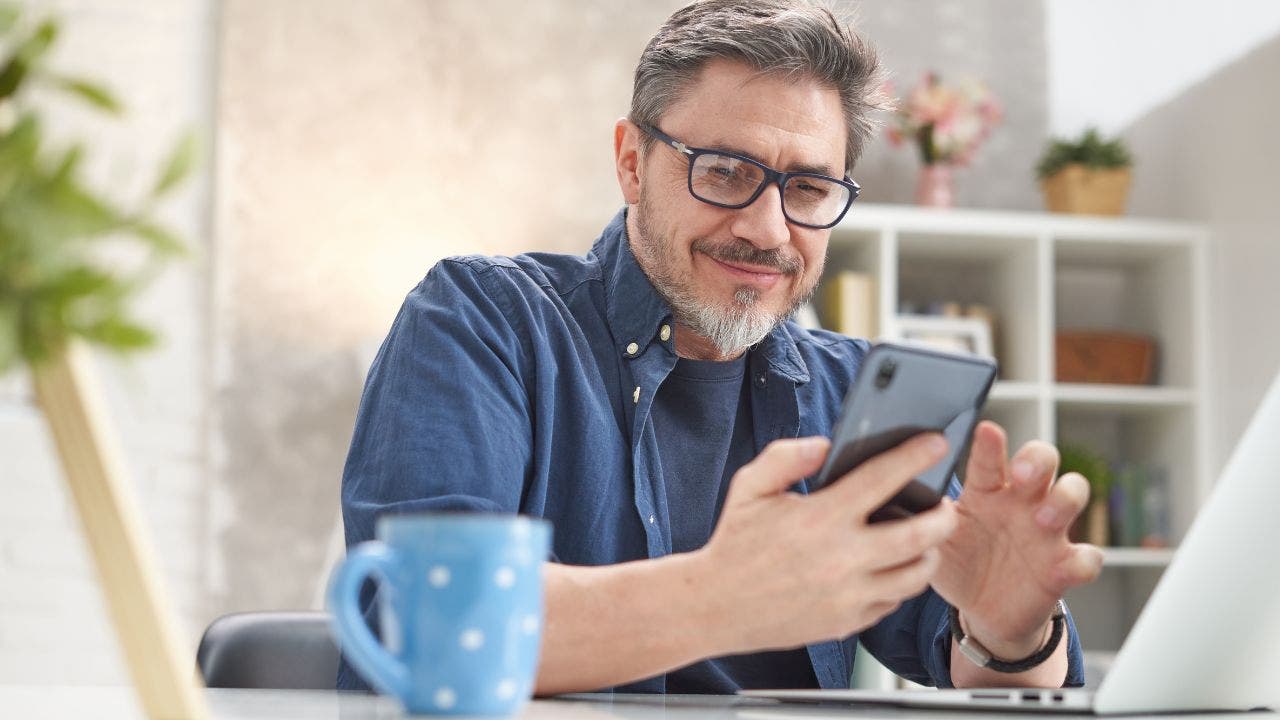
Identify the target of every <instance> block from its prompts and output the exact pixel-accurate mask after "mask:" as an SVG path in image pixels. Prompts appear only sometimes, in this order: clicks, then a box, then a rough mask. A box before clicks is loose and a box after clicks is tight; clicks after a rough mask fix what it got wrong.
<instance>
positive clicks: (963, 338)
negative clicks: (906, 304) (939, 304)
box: [895, 315, 995, 358]
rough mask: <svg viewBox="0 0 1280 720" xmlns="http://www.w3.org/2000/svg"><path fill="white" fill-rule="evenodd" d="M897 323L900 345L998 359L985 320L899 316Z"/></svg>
mask: <svg viewBox="0 0 1280 720" xmlns="http://www.w3.org/2000/svg"><path fill="white" fill-rule="evenodd" d="M895 324H896V326H897V327H896V339H897V340H898V341H899V342H903V343H908V344H916V345H923V346H925V347H929V348H933V349H935V350H944V351H947V352H958V353H969V354H972V355H981V356H983V357H989V358H994V357H995V354H994V351H993V348H992V344H991V325H990V323H989V322H988V321H987V320H985V319H984V318H977V317H947V316H944V315H899V316H897V318H896V323H895Z"/></svg>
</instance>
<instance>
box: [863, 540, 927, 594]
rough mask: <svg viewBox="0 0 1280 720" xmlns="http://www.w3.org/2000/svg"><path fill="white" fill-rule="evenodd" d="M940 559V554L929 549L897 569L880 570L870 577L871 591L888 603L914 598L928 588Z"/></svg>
mask: <svg viewBox="0 0 1280 720" xmlns="http://www.w3.org/2000/svg"><path fill="white" fill-rule="evenodd" d="M941 558H942V554H941V553H939V552H938V551H937V550H936V549H929V550H927V551H925V552H924V553H923V554H921V555H920V556H918V557H915V558H913V559H911V560H909V561H908V562H906V563H903V564H901V565H898V566H897V567H892V568H888V569H885V570H881V571H879V572H877V573H875V574H874V575H872V579H871V585H872V591H873V592H874V593H875V595H876V596H877V597H879V598H882V599H883V600H885V601H889V602H901V601H902V600H905V599H907V598H910V597H915V596H916V595H919V594H920V593H922V592H924V590H925V588H927V587H929V583H930V582H931V581H932V580H933V576H934V574H935V573H936V572H937V571H938V565H939V564H940V563H941V562H942V560H941Z"/></svg>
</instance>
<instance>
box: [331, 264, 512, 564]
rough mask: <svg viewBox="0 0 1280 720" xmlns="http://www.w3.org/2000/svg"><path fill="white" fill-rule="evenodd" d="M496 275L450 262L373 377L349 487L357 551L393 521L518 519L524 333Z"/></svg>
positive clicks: (347, 506) (388, 344) (434, 275)
mask: <svg viewBox="0 0 1280 720" xmlns="http://www.w3.org/2000/svg"><path fill="white" fill-rule="evenodd" d="M495 271H500V270H497V269H495V268H494V267H493V266H492V265H488V266H482V267H478V268H475V267H472V266H471V265H469V264H468V263H467V262H466V261H465V260H454V259H450V260H444V261H442V262H440V263H439V264H438V265H436V267H434V268H433V269H432V270H431V272H430V273H428V274H427V276H426V278H424V279H423V280H422V282H421V283H419V284H418V286H417V287H416V288H414V290H413V291H412V292H410V293H409V295H408V297H407V298H406V299H405V301H404V304H403V306H402V307H401V308H400V312H399V314H398V315H397V316H396V319H395V322H394V324H393V325H392V327H391V331H390V333H389V334H388V335H387V338H386V340H385V341H384V342H383V344H382V347H381V349H380V350H379V351H378V355H377V357H376V358H375V360H374V362H373V366H372V367H371V368H370V370H369V377H368V380H367V381H366V383H365V387H364V393H363V395H362V397H361V400H360V410H359V414H358V415H357V418H356V424H355V431H354V435H353V437H352V441H351V449H350V452H349V453H348V455H347V462H346V467H345V469H344V471H343V477H342V512H343V521H344V525H345V530H346V540H347V545H348V546H351V545H354V544H356V543H359V542H362V541H364V540H368V539H371V538H372V537H373V533H374V523H375V521H376V519H377V518H378V516H380V515H383V514H392V513H393V514H400V513H406V512H421V511H431V510H446V511H447V510H471V511H491V512H515V511H516V510H517V508H518V507H519V505H520V495H521V490H522V487H523V483H524V479H525V476H526V473H527V472H528V467H529V462H530V447H531V443H530V436H531V423H530V418H529V397H528V394H527V391H526V390H525V386H524V383H523V382H522V380H521V378H522V373H523V370H524V368H523V367H522V365H521V363H522V362H523V360H522V359H521V353H520V333H519V332H517V331H516V329H515V327H514V326H513V324H512V320H511V318H512V313H511V311H510V308H509V307H504V305H507V303H504V302H503V300H504V295H503V294H502V291H501V288H500V287H494V288H489V287H486V280H487V279H488V278H487V277H486V276H487V275H488V274H489V273H492V272H495Z"/></svg>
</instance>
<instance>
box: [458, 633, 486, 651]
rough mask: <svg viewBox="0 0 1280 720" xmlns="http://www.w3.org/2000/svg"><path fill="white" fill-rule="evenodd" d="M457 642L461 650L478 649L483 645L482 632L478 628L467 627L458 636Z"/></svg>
mask: <svg viewBox="0 0 1280 720" xmlns="http://www.w3.org/2000/svg"><path fill="white" fill-rule="evenodd" d="M458 644H459V645H461V646H462V649H463V650H479V649H480V648H482V647H484V633H483V632H482V631H481V630H480V629H479V628H468V629H466V630H463V631H462V635H460V636H458Z"/></svg>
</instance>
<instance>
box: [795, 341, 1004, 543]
mask: <svg viewBox="0 0 1280 720" xmlns="http://www.w3.org/2000/svg"><path fill="white" fill-rule="evenodd" d="M995 379H996V363H995V361H994V360H991V359H989V358H984V357H979V356H976V355H953V354H951V353H945V352H939V351H935V350H929V349H925V348H921V347H915V346H909V345H896V344H893V343H882V344H880V345H876V346H875V347H873V348H872V349H871V351H870V352H868V353H867V356H866V357H865V358H864V359H863V362H862V369H861V371H860V372H859V373H858V376H857V378H855V379H854V382H853V385H852V386H851V387H850V388H849V391H848V393H847V394H846V395H845V399H844V408H843V409H842V410H841V414H840V420H839V421H838V422H837V423H836V427H835V433H834V434H833V437H832V440H831V452H830V453H829V454H828V455H827V459H826V462H825V463H824V464H823V466H822V470H821V471H820V472H819V473H818V475H817V477H816V478H815V481H814V483H813V484H812V485H811V486H810V487H811V489H813V490H817V489H818V488H821V487H824V486H825V485H827V484H828V483H830V482H831V481H833V480H835V479H836V478H838V477H840V476H842V475H844V474H845V473H847V472H849V471H850V470H853V469H854V468H856V467H857V466H859V465H861V464H862V463H863V462H865V461H867V460H868V459H870V458H871V457H873V456H875V455H879V454H880V453H882V452H884V451H886V450H890V449H892V448H894V447H896V446H897V445H899V444H901V443H903V442H905V441H906V440H908V439H910V438H912V437H914V436H916V435H919V434H920V433H923V432H940V433H942V434H943V435H945V436H946V438H947V444H948V450H947V455H946V457H944V458H943V459H942V460H941V461H939V462H938V463H937V464H936V465H934V466H933V467H931V468H929V469H928V470H926V471H925V472H924V473H922V474H921V475H920V476H919V477H917V478H915V479H914V480H912V481H911V482H909V483H907V485H906V486H905V487H904V488H902V490H901V491H900V492H899V493H898V494H897V495H896V496H895V497H894V498H893V499H892V500H890V501H889V502H888V503H886V504H885V505H884V506H883V507H881V508H879V509H877V510H876V511H875V512H874V513H872V514H871V516H870V518H869V519H870V520H871V521H872V522H879V521H882V520H892V519H895V518H903V517H907V516H909V515H914V514H915V513H918V512H922V511H924V510H928V509H929V508H931V507H933V506H934V505H937V504H938V503H939V502H940V501H941V500H942V496H943V494H945V493H946V490H947V483H948V482H949V481H950V480H951V476H952V474H953V473H954V472H955V468H956V465H957V464H959V462H960V460H961V458H962V457H968V450H969V443H970V442H972V441H973V429H974V427H975V426H977V424H978V416H979V413H981V412H982V406H983V404H984V403H985V402H986V400H987V393H988V392H989V391H990V390H991V384H992V383H993V382H994V381H995Z"/></svg>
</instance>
